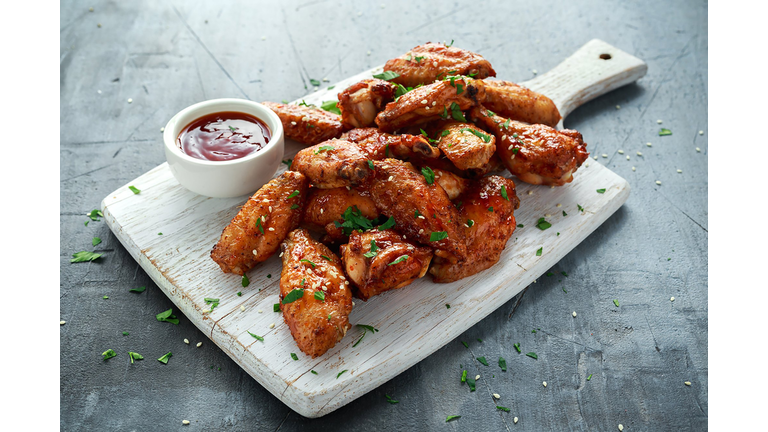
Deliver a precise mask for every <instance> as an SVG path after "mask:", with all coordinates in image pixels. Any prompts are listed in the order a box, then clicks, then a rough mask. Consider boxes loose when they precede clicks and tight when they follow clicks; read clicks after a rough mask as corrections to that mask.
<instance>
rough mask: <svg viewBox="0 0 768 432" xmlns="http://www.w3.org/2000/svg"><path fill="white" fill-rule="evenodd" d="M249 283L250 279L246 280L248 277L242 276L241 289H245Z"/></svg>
mask: <svg viewBox="0 0 768 432" xmlns="http://www.w3.org/2000/svg"><path fill="white" fill-rule="evenodd" d="M250 283H251V281H250V279H248V275H243V280H242V281H241V282H240V284H241V285H243V288H245V287H247V286H248V285H249V284H250Z"/></svg>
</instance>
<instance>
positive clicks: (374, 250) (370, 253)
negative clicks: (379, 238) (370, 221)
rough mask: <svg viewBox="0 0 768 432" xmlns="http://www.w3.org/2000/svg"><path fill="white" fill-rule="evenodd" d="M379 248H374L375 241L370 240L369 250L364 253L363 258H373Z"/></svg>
mask: <svg viewBox="0 0 768 432" xmlns="http://www.w3.org/2000/svg"><path fill="white" fill-rule="evenodd" d="M378 250H379V247H378V246H376V240H371V250H370V251H368V252H366V253H364V254H363V256H364V257H366V258H373V257H375V256H376V254H377V253H378V252H377V251H378Z"/></svg>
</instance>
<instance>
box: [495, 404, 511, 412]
mask: <svg viewBox="0 0 768 432" xmlns="http://www.w3.org/2000/svg"><path fill="white" fill-rule="evenodd" d="M496 409H497V410H501V411H504V412H509V408H507V407H503V406H498V405H496Z"/></svg>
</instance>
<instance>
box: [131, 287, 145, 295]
mask: <svg viewBox="0 0 768 432" xmlns="http://www.w3.org/2000/svg"><path fill="white" fill-rule="evenodd" d="M145 289H147V287H145V286H142V287H138V288H131V289H129V290H128V292H135V293H143V292H144V290H145Z"/></svg>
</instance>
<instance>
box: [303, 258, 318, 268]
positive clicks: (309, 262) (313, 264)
mask: <svg viewBox="0 0 768 432" xmlns="http://www.w3.org/2000/svg"><path fill="white" fill-rule="evenodd" d="M300 262H303V263H307V264H309V265H311V266H312V268H315V267H317V264H315V263H313V262H312V261H310V260H308V259H302V260H300Z"/></svg>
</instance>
